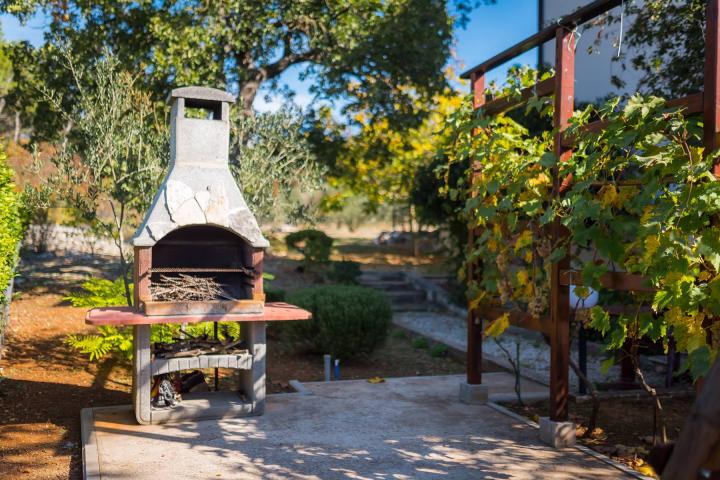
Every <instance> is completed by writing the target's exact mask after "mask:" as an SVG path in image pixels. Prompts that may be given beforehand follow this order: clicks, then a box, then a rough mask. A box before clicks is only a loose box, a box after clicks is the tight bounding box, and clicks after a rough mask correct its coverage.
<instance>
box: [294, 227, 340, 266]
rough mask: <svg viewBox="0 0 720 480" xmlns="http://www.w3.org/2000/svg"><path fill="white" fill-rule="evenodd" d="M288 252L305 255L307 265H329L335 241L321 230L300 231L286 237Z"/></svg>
mask: <svg viewBox="0 0 720 480" xmlns="http://www.w3.org/2000/svg"><path fill="white" fill-rule="evenodd" d="M285 244H286V245H287V248H288V250H295V251H297V252H300V253H302V254H303V257H304V259H303V262H304V263H305V265H308V266H309V265H312V264H315V263H327V262H329V261H330V253H332V246H333V239H332V238H330V237H328V236H327V235H326V234H325V232H321V231H320V230H313V229H307V230H300V231H297V232H293V233H290V234H288V236H287V237H285Z"/></svg>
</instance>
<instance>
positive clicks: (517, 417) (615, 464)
mask: <svg viewBox="0 0 720 480" xmlns="http://www.w3.org/2000/svg"><path fill="white" fill-rule="evenodd" d="M485 405H486V406H488V407H490V408H492V409H493V410H495V411H496V412H499V413H502V414H503V415H507V416H508V417H511V418H514V419H515V420H517V421H518V422H522V423H524V424H525V425H527V426H529V427H532V428H535V429H539V428H540V426H539V425H538V424H537V423H535V422H533V421H532V420H529V419H527V418H525V417H523V416H522V415H518V414H517V413H515V412H513V411H512V410H509V409H507V408H505V407H503V406H501V405H498V404H497V403H494V402H487V403H486V404H485ZM572 448H574V449H576V450H580V451H581V452H583V453H585V454H587V455H590V456H591V457H594V458H596V459H598V460H600V461H601V462H603V463H606V464H608V465H610V466H611V467H614V468H616V469H618V470H620V471H622V472H624V473H626V474H627V475H630V476H631V477H633V478H637V479H638V480H653V478H652V477H648V476H646V475H643V474H642V473H640V472H637V471H635V470H633V469H632V468H629V467H626V466H625V465H623V464H622V463H620V462H616V461H615V460H613V459H612V458H610V457H608V456H607V455H603V454H602V453H599V452H596V451H595V450H593V449H591V448H588V447H586V446H584V445H575V446H574V447H572Z"/></svg>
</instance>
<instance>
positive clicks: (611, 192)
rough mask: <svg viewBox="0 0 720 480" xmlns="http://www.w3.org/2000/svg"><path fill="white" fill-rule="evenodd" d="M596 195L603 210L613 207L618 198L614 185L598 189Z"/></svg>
mask: <svg viewBox="0 0 720 480" xmlns="http://www.w3.org/2000/svg"><path fill="white" fill-rule="evenodd" d="M597 194H598V197H599V199H600V204H601V205H602V206H603V207H604V208H607V207H609V206H611V205H613V204H614V203H615V200H616V199H617V196H618V192H617V189H616V188H615V185H603V187H602V188H601V189H600V191H598V193H597Z"/></svg>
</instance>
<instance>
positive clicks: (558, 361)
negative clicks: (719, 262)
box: [461, 0, 720, 421]
mask: <svg viewBox="0 0 720 480" xmlns="http://www.w3.org/2000/svg"><path fill="white" fill-rule="evenodd" d="M621 4H622V0H597V1H595V2H593V3H590V4H589V5H587V6H585V7H583V8H580V9H579V10H577V11H575V12H573V13H571V14H569V15H567V16H565V17H562V18H561V19H559V20H558V21H557V22H556V23H555V24H553V25H551V26H549V27H546V28H543V29H542V30H540V31H539V32H537V33H536V34H534V35H532V36H530V37H528V38H526V39H525V40H523V41H521V42H519V43H517V44H516V45H514V46H512V47H510V48H508V49H507V50H505V51H503V52H501V53H499V54H497V55H495V56H494V57H492V58H491V59H489V60H486V61H485V62H482V63H480V64H479V65H476V66H475V67H473V68H471V69H469V70H467V71H466V72H464V73H463V74H462V75H461V77H462V78H466V79H470V82H471V88H472V92H473V98H474V101H473V106H474V108H475V109H476V110H478V109H482V110H483V113H484V114H485V115H496V114H499V113H503V112H506V111H508V110H511V109H513V108H516V107H518V106H520V105H522V104H524V103H525V102H526V101H527V100H528V99H530V98H532V97H534V96H540V97H546V96H552V95H554V97H555V98H554V102H555V114H554V118H553V126H554V128H555V129H557V132H558V133H557V135H556V136H555V139H554V151H555V154H556V155H557V156H558V158H559V159H560V161H567V159H568V158H569V157H570V155H571V154H572V146H573V139H572V138H570V137H569V136H567V135H565V134H564V131H565V129H566V128H567V127H568V121H569V119H570V117H571V116H572V114H573V109H574V103H575V102H574V100H575V93H574V90H575V87H574V84H575V35H574V29H575V28H576V27H577V26H579V25H581V24H583V23H585V22H588V21H590V20H592V19H594V18H596V17H598V16H600V15H602V14H604V13H606V12H607V11H609V10H611V9H612V8H615V7H617V6H619V5H621ZM719 16H720V0H708V4H707V19H706V38H705V43H706V50H705V75H704V88H703V91H702V92H699V93H695V94H692V95H688V96H686V97H682V98H677V99H673V100H670V101H668V106H672V107H681V108H683V109H684V113H685V114H687V115H690V114H702V115H703V120H704V143H705V151H706V152H712V151H714V150H716V149H717V148H718V132H719V128H720V82H719V81H718V79H719V78H720V68H719V67H720V65H719V63H718V51H719V50H720V30H719V29H718V17H719ZM551 40H554V41H555V75H554V76H553V77H552V78H549V79H547V80H543V81H541V82H538V83H537V84H536V85H534V86H532V87H530V88H526V89H524V90H523V91H522V93H521V94H520V95H519V96H512V97H501V98H497V99H494V100H491V101H486V97H485V75H486V73H487V72H488V71H490V70H491V69H493V68H495V67H498V66H500V65H502V64H504V63H505V62H507V61H509V60H512V59H513V58H515V57H517V56H518V55H520V54H522V53H524V52H526V51H528V50H530V49H532V48H535V47H539V46H541V45H542V44H544V43H545V42H548V41H551ZM603 125H604V123H603V122H602V121H598V122H594V123H591V124H589V125H587V128H588V130H591V131H593V130H600V129H601V128H602V127H603ZM481 169H482V165H480V164H478V163H477V162H475V163H474V164H473V173H472V179H471V182H472V181H473V180H474V179H475V178H477V176H478V175H479V174H480V172H481ZM713 173H714V174H715V176H718V177H720V165H719V164H716V165H715V166H714V168H713ZM568 187H569V184H568V182H567V181H565V179H562V178H560V177H559V175H558V173H557V171H556V172H554V174H553V190H552V195H553V196H555V197H558V196H562V195H563V192H564V191H566V190H567V188H568ZM478 233H479V232H478V230H477V228H476V227H474V226H471V228H470V229H469V235H468V246H469V248H472V245H473V244H474V242H475V239H476V238H477V235H478ZM550 233H551V236H552V239H553V242H556V241H557V240H559V239H561V238H562V237H563V236H564V235H567V233H566V232H565V231H564V229H563V228H562V225H561V224H560V222H559V221H555V222H554V223H553V224H552V226H551V230H550ZM480 276H482V265H479V264H478V265H474V266H471V268H470V269H469V271H468V279H469V280H472V279H473V278H477V277H480ZM601 283H602V285H603V287H605V288H609V289H613V290H624V291H652V290H653V289H652V288H651V287H650V286H649V282H648V281H647V279H646V278H645V277H643V276H641V275H636V274H627V273H622V272H610V273H607V274H605V275H604V276H603V278H602V279H601ZM570 285H582V278H581V275H580V273H579V272H577V271H573V270H571V269H570V259H569V257H566V258H563V259H561V260H559V261H558V262H556V263H553V264H552V269H551V275H550V296H551V298H550V312H549V315H548V316H546V317H545V318H540V319H539V320H538V319H535V318H532V317H531V316H530V315H529V314H527V313H518V312H515V311H513V312H508V313H510V321H511V323H512V324H513V325H517V326H520V327H523V328H527V329H530V330H535V331H540V332H543V333H545V334H546V335H548V336H549V337H550V345H551V362H550V412H549V416H550V419H551V420H554V421H566V420H567V419H568V396H569V381H568V373H569V365H570V362H569V356H570V296H569V293H570V292H569V289H570ZM503 313H504V310H503V309H502V308H491V309H482V310H480V309H478V308H472V306H471V304H470V303H468V317H467V383H468V384H470V385H480V384H482V367H481V365H482V339H483V319H488V320H492V319H494V318H497V317H498V316H500V315H502V314H503Z"/></svg>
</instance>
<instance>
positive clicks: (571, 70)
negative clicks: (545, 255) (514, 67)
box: [550, 26, 575, 422]
mask: <svg viewBox="0 0 720 480" xmlns="http://www.w3.org/2000/svg"><path fill="white" fill-rule="evenodd" d="M574 104H575V33H574V31H572V30H570V29H568V28H567V27H562V26H561V27H558V29H557V31H556V35H555V115H554V118H553V126H554V128H555V129H556V134H555V154H556V155H557V157H558V160H559V161H560V162H564V161H567V159H568V158H569V157H570V155H571V154H572V150H570V149H568V148H565V147H563V141H562V140H563V134H564V131H565V129H566V128H567V126H568V120H569V119H570V117H571V116H572V113H573V108H574V106H575V105H574ZM561 188H562V179H561V178H560V174H559V168H556V169H555V172H554V174H553V196H554V197H556V198H557V197H559V196H560V195H562V191H561ZM566 235H567V232H566V231H565V230H564V228H563V226H562V225H561V223H560V221H559V220H557V219H556V220H555V221H554V222H553V224H552V226H551V237H552V241H553V247H555V246H556V245H557V244H558V242H560V241H561V240H562V239H563V237H565V236H566ZM569 268H570V258H569V256H568V255H566V256H565V257H564V258H563V259H561V260H560V261H558V262H555V263H553V264H552V268H551V274H550V282H551V284H550V323H551V332H550V348H551V353H550V420H552V421H556V422H564V421H567V419H568V395H569V391H570V389H569V382H568V373H569V367H570V287H569V286H568V285H562V284H561V282H560V272H561V271H562V270H569Z"/></svg>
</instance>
